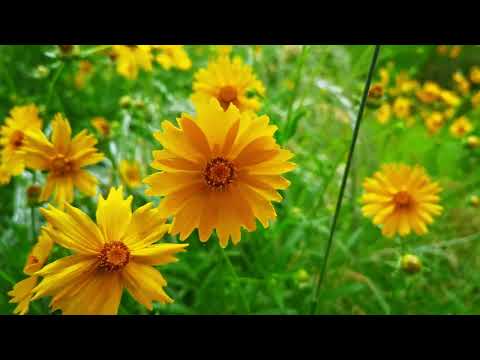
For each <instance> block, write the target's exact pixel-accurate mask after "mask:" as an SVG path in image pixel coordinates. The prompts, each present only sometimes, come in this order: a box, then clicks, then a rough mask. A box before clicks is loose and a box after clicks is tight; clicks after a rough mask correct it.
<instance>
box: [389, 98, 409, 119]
mask: <svg viewBox="0 0 480 360" xmlns="http://www.w3.org/2000/svg"><path fill="white" fill-rule="evenodd" d="M411 106H412V103H411V101H410V100H409V99H407V98H404V97H398V98H396V99H395V101H394V102H393V112H394V113H395V116H397V117H398V118H400V119H406V118H408V117H409V116H410V113H411Z"/></svg>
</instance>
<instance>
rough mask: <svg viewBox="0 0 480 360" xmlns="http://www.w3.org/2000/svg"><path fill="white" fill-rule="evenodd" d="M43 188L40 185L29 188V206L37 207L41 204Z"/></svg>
mask: <svg viewBox="0 0 480 360" xmlns="http://www.w3.org/2000/svg"><path fill="white" fill-rule="evenodd" d="M41 193H42V188H41V187H40V186H38V185H31V186H29V187H28V188H27V204H28V206H36V205H38V204H39V198H40V194H41Z"/></svg>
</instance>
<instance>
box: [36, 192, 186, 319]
mask: <svg viewBox="0 0 480 360" xmlns="http://www.w3.org/2000/svg"><path fill="white" fill-rule="evenodd" d="M122 192H123V190H122V188H121V187H120V188H118V189H114V188H112V189H111V190H110V193H109V195H108V197H107V199H106V200H105V199H103V197H101V196H100V197H99V203H98V208H97V214H96V215H97V216H96V217H97V224H95V223H94V222H93V221H92V220H91V219H90V218H89V217H88V215H87V214H85V213H84V212H82V211H81V210H79V209H77V208H75V207H73V206H71V205H68V204H67V205H66V211H65V212H64V211H61V210H59V209H56V208H54V207H53V206H51V205H50V206H49V208H48V209H41V212H42V215H43V216H44V217H45V218H46V219H47V221H48V223H49V224H51V225H52V227H53V230H52V229H49V228H47V229H45V230H46V231H47V234H49V235H50V236H51V238H52V239H53V240H54V241H55V242H56V243H57V244H58V245H60V246H63V247H65V248H67V249H69V250H71V251H72V252H73V253H74V254H73V255H71V256H67V257H65V258H63V259H60V260H57V261H55V262H53V263H51V264H48V265H47V266H45V267H44V268H43V269H41V270H40V271H38V272H36V273H35V274H36V275H39V276H42V277H43V280H42V282H41V283H40V284H39V285H38V286H36V287H35V288H34V289H33V293H34V296H33V298H32V300H36V299H38V298H40V297H43V296H52V297H53V298H52V301H51V304H50V306H51V307H52V309H53V310H57V309H61V310H62V312H63V314H95V315H96V314H105V315H114V314H117V312H118V307H119V304H120V299H121V297H122V292H123V288H126V289H127V290H128V291H129V292H130V294H131V295H132V296H133V297H134V298H135V299H136V300H137V301H138V302H140V303H141V304H143V305H144V306H146V307H147V308H148V309H149V310H151V309H152V301H160V302H162V303H171V302H172V301H173V300H172V299H171V298H170V297H169V296H168V295H167V294H166V293H165V291H164V289H163V288H164V287H165V285H166V284H167V283H166V281H165V279H164V278H163V276H162V275H161V274H160V272H159V271H158V270H156V269H155V268H154V267H153V266H156V265H164V264H168V263H171V262H174V261H176V259H175V257H174V255H175V253H177V252H180V251H184V248H185V247H186V246H187V244H167V243H165V244H155V243H156V242H157V241H158V240H159V239H160V238H162V236H163V235H164V234H165V233H166V232H167V231H168V229H169V225H166V224H165V220H164V219H162V217H161V216H159V211H158V210H157V209H154V208H152V204H151V203H148V204H146V205H144V206H142V207H140V208H138V209H137V210H136V211H135V212H134V213H133V214H132V210H131V203H132V197H131V196H129V197H128V198H127V199H124V198H123V194H122Z"/></svg>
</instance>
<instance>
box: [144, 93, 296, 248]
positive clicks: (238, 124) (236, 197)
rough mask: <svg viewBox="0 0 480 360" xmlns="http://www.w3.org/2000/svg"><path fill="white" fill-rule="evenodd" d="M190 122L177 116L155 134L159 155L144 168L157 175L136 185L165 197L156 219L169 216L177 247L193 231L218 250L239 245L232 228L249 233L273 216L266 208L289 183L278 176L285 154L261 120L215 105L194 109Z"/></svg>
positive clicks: (287, 154) (266, 120)
mask: <svg viewBox="0 0 480 360" xmlns="http://www.w3.org/2000/svg"><path fill="white" fill-rule="evenodd" d="M196 110H197V117H196V119H193V118H192V117H190V116H189V115H187V114H182V116H181V118H179V119H178V120H177V121H178V123H179V125H180V128H177V127H175V126H174V125H172V123H171V122H168V121H166V122H164V123H163V126H162V127H163V132H157V133H155V138H156V139H157V140H158V141H159V142H160V143H161V144H162V146H163V150H160V151H155V152H154V154H153V156H154V161H153V162H152V167H153V168H155V169H157V170H161V172H157V173H155V174H153V175H151V176H149V177H147V178H146V179H145V180H144V183H146V184H148V185H150V186H151V188H149V189H148V190H147V191H146V193H147V194H148V195H157V196H158V195H160V196H165V197H164V198H163V200H162V201H161V202H160V205H159V212H160V216H163V217H167V216H173V217H174V219H173V224H172V230H171V232H172V234H173V235H175V234H180V240H185V239H186V238H187V237H188V236H189V235H190V234H191V233H192V231H193V230H194V229H195V228H198V229H199V235H200V240H201V241H207V240H208V239H209V237H210V235H211V233H212V232H213V230H214V229H216V232H217V235H218V238H219V240H220V244H221V246H222V247H225V246H227V244H228V241H229V238H230V237H231V238H232V241H233V243H234V244H237V243H238V242H239V241H240V228H241V226H243V227H244V228H246V229H247V230H248V231H254V230H255V219H256V218H257V219H259V220H260V222H261V223H262V224H263V226H264V227H268V225H269V220H273V219H275V217H276V213H275V209H274V208H273V206H272V205H271V203H270V202H271V201H281V200H282V197H281V196H280V194H279V193H278V192H277V191H276V190H278V189H282V190H283V189H286V188H287V187H288V186H289V184H290V183H289V182H288V181H287V180H285V179H284V178H283V177H282V176H281V174H283V173H286V172H288V171H291V170H292V169H294V168H295V164H293V163H291V162H288V160H289V159H290V158H292V156H293V154H292V153H291V152H290V151H288V150H283V149H281V148H280V146H279V145H277V144H276V142H275V139H274V137H273V134H274V133H275V131H276V130H277V127H276V126H273V125H269V118H268V116H265V115H263V116H257V115H256V114H254V113H252V112H244V113H240V111H239V110H238V109H237V108H236V107H235V106H230V107H229V108H228V110H227V111H224V110H223V109H222V108H221V106H220V104H219V103H218V101H217V100H215V99H211V100H210V102H208V103H201V104H198V105H197V109H196Z"/></svg>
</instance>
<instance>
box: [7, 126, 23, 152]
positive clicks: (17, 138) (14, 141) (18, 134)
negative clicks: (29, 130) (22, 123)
mask: <svg viewBox="0 0 480 360" xmlns="http://www.w3.org/2000/svg"><path fill="white" fill-rule="evenodd" d="M24 137H25V136H24V134H23V131H20V130H15V131H14V132H13V133H12V135H11V136H10V144H11V145H12V146H13V147H14V148H15V149H18V148H19V147H20V146H22V144H23V139H24Z"/></svg>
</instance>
